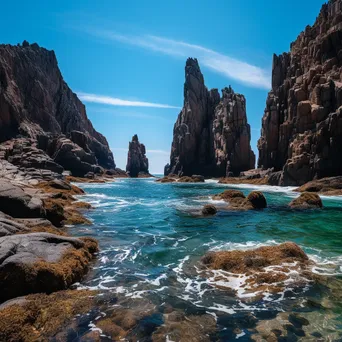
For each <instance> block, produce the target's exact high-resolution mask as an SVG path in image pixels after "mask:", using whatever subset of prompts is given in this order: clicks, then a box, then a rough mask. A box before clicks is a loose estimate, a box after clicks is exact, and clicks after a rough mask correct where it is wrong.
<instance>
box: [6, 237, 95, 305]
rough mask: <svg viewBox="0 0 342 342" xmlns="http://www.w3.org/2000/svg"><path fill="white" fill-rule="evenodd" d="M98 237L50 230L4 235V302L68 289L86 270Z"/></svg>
mask: <svg viewBox="0 0 342 342" xmlns="http://www.w3.org/2000/svg"><path fill="white" fill-rule="evenodd" d="M96 250H97V243H96V242H95V240H93V239H90V238H85V239H83V240H81V239H76V238H69V237H62V236H58V235H54V234H49V233H31V234H21V235H11V236H5V237H1V238H0V283H1V292H0V302H2V301H4V300H7V299H10V298H15V297H18V296H23V295H26V294H29V293H37V292H45V293H51V292H54V291H59V290H63V289H66V288H67V287H68V286H70V285H71V284H72V283H74V282H76V281H79V280H80V279H81V278H82V276H83V275H84V273H85V272H86V270H87V268H88V265H89V262H90V260H91V258H92V254H93V253H94V252H96Z"/></svg>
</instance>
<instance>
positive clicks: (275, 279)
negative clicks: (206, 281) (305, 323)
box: [202, 242, 313, 292]
mask: <svg viewBox="0 0 342 342" xmlns="http://www.w3.org/2000/svg"><path fill="white" fill-rule="evenodd" d="M202 262H203V264H204V265H206V266H207V267H208V268H209V269H213V270H224V271H227V272H230V273H231V274H232V275H234V274H236V275H237V277H239V276H240V275H241V274H246V275H248V277H247V279H246V284H245V286H246V290H247V289H248V288H250V287H251V286H252V288H253V291H256V292H257V291H259V290H263V291H266V290H267V291H269V292H279V291H280V290H281V289H282V288H284V287H285V285H286V280H288V279H289V278H290V277H291V271H297V272H298V273H299V274H300V275H305V276H306V277H308V278H310V277H311V278H312V277H313V275H311V274H310V272H309V271H308V266H309V264H310V262H309V258H308V257H307V255H306V254H305V253H304V251H303V250H302V249H301V248H300V247H298V246H297V245H296V244H295V243H293V242H286V243H283V244H280V245H277V246H270V247H260V248H257V249H254V250H247V251H219V252H209V253H207V254H206V255H205V256H204V257H203V258H202ZM282 264H286V266H283V265H282ZM288 264H292V265H293V266H288ZM271 266H277V268H274V267H271ZM209 275H210V272H209ZM218 280H219V279H218ZM300 283H301V280H298V285H300Z"/></svg>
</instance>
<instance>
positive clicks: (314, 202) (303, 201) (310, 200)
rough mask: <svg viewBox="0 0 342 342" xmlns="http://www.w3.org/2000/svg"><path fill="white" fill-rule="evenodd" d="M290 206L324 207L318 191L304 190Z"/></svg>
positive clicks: (302, 207)
mask: <svg viewBox="0 0 342 342" xmlns="http://www.w3.org/2000/svg"><path fill="white" fill-rule="evenodd" d="M289 206H290V208H294V209H311V208H322V207H323V204H322V200H321V198H320V197H319V196H318V195H317V194H316V193H310V192H303V193H302V194H301V195H300V196H299V197H298V198H296V199H294V200H293V201H292V202H291V203H290V204H289Z"/></svg>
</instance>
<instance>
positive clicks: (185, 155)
mask: <svg viewBox="0 0 342 342" xmlns="http://www.w3.org/2000/svg"><path fill="white" fill-rule="evenodd" d="M250 139H251V132H250V126H249V124H248V123H247V116H246V100H245V97H244V96H243V95H241V94H237V93H235V92H234V91H233V89H232V88H231V87H228V88H224V89H223V90H222V97H220V94H219V92H218V90H217V89H212V90H208V89H207V88H206V86H205V84H204V78H203V75H202V73H201V70H200V67H199V65H198V62H197V59H193V58H189V59H188V60H187V61H186V66H185V84H184V106H183V109H182V110H181V112H180V113H179V115H178V119H177V121H176V123H175V125H174V129H173V142H172V147H171V156H170V164H169V165H167V166H166V167H165V171H164V173H165V175H168V174H177V175H180V176H191V175H193V174H200V175H203V176H205V177H226V176H232V175H237V176H238V175H239V174H240V172H241V171H245V170H249V169H252V168H254V167H255V156H254V153H253V151H252V150H251V147H250Z"/></svg>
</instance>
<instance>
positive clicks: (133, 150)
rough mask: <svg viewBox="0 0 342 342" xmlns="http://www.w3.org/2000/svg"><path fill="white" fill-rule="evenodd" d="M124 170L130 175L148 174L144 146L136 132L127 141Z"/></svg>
mask: <svg viewBox="0 0 342 342" xmlns="http://www.w3.org/2000/svg"><path fill="white" fill-rule="evenodd" d="M126 171H127V173H128V174H129V175H130V177H138V175H139V173H144V174H148V159H147V157H146V148H145V145H144V144H141V143H140V142H139V139H138V136H137V135H136V134H135V135H134V136H133V138H132V141H131V142H130V143H129V148H128V156H127V166H126Z"/></svg>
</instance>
